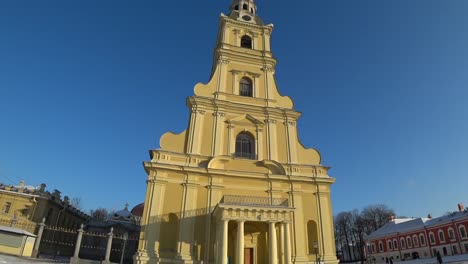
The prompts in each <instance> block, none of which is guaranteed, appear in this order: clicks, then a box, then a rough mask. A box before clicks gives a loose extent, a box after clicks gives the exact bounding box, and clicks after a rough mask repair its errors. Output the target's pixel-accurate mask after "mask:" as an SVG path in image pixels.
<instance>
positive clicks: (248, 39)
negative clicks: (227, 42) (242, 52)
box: [241, 35, 252, 49]
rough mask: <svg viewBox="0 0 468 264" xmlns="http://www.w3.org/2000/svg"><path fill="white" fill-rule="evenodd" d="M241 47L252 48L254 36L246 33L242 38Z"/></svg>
mask: <svg viewBox="0 0 468 264" xmlns="http://www.w3.org/2000/svg"><path fill="white" fill-rule="evenodd" d="M241 47H242V48H247V49H251V48H252V38H251V37H249V36H247V35H245V36H243V37H242V38H241Z"/></svg>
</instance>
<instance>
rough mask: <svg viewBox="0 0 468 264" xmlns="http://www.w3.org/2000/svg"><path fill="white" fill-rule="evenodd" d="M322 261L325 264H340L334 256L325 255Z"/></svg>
mask: <svg viewBox="0 0 468 264" xmlns="http://www.w3.org/2000/svg"><path fill="white" fill-rule="evenodd" d="M322 261H323V262H324V263H325V264H338V263H339V262H340V261H339V260H338V259H337V258H336V256H334V255H325V256H324V257H323V259H322Z"/></svg>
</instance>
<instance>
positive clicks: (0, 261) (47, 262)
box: [0, 254, 69, 264]
mask: <svg viewBox="0 0 468 264" xmlns="http://www.w3.org/2000/svg"><path fill="white" fill-rule="evenodd" d="M6 263H35V264H51V263H69V262H68V261H66V260H54V259H31V258H20V257H16V256H10V255H3V254H0V264H6Z"/></svg>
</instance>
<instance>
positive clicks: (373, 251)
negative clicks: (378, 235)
mask: <svg viewBox="0 0 468 264" xmlns="http://www.w3.org/2000/svg"><path fill="white" fill-rule="evenodd" d="M465 246H467V247H468V244H465ZM371 247H372V253H375V244H374V243H372V245H371Z"/></svg>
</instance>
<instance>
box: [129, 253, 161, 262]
mask: <svg viewBox="0 0 468 264" xmlns="http://www.w3.org/2000/svg"><path fill="white" fill-rule="evenodd" d="M133 263H134V264H150V263H151V264H153V263H154V264H159V263H161V261H160V259H159V256H158V255H156V254H152V255H150V254H148V252H146V251H138V252H137V253H136V254H135V255H134V256H133Z"/></svg>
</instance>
